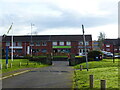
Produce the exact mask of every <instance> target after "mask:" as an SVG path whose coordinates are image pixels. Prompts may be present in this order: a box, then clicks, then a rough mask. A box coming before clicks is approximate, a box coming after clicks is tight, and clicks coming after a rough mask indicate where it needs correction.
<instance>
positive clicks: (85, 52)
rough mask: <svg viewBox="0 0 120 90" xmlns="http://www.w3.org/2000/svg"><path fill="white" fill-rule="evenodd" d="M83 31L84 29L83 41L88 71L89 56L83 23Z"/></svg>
mask: <svg viewBox="0 0 120 90" xmlns="http://www.w3.org/2000/svg"><path fill="white" fill-rule="evenodd" d="M82 31H83V42H84V50H85V57H86V67H87V71H88V58H87V51H86V40H85V35H84V33H85V31H84V26H83V25H82Z"/></svg>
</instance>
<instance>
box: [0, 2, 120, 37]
mask: <svg viewBox="0 0 120 90" xmlns="http://www.w3.org/2000/svg"><path fill="white" fill-rule="evenodd" d="M0 2H1V3H0V13H1V14H0V19H1V21H0V24H1V25H0V26H1V28H0V29H1V30H2V31H0V35H3V34H4V33H6V32H7V30H8V28H9V26H10V24H11V23H12V22H14V26H13V29H14V34H16V35H18V34H19V35H21V34H22V35H23V34H25V35H26V34H28V33H30V23H34V24H35V27H34V30H33V32H34V31H37V32H38V33H39V34H82V31H81V27H80V28H79V27H78V26H77V25H78V24H79V25H81V23H83V24H85V25H86V27H87V28H85V29H86V34H92V35H93V39H97V36H98V35H99V32H101V31H103V32H105V33H106V36H107V38H114V37H117V34H118V32H117V30H118V29H117V2H118V0H64V1H63V0H1V1H0ZM8 6H9V7H8ZM101 21H103V22H101ZM101 23H102V24H101ZM76 24H77V25H76ZM88 26H89V27H88ZM16 30H17V31H16ZM113 31H114V32H113Z"/></svg>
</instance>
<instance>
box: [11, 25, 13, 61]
mask: <svg viewBox="0 0 120 90" xmlns="http://www.w3.org/2000/svg"><path fill="white" fill-rule="evenodd" d="M12 24H13V23H12ZM11 40H12V47H11V60H12V61H13V29H12V37H11Z"/></svg>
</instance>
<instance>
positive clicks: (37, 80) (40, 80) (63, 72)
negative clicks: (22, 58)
mask: <svg viewBox="0 0 120 90" xmlns="http://www.w3.org/2000/svg"><path fill="white" fill-rule="evenodd" d="M25 72H26V73H25ZM73 72H74V69H73V68H72V67H70V66H69V62H68V61H53V65H52V66H48V67H43V68H35V69H33V68H31V69H29V70H23V71H21V73H22V74H21V73H20V72H17V74H16V73H14V75H12V76H11V77H10V78H6V79H3V80H2V88H4V89H3V90H7V89H10V88H11V89H10V90H12V89H17V90H19V89H22V90H23V89H25V90H26V89H30V88H32V89H38V90H39V89H45V90H46V89H55V88H61V89H65V90H66V89H69V90H71V89H72V83H73V81H72V80H73ZM15 74H16V75H15Z"/></svg>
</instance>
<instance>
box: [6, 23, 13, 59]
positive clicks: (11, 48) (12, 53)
mask: <svg viewBox="0 0 120 90" xmlns="http://www.w3.org/2000/svg"><path fill="white" fill-rule="evenodd" d="M12 25H13V23H12V24H11V26H10V28H9V29H8V31H7V34H8V33H9V31H10V30H11V29H12ZM11 42H12V47H11V60H12V61H13V29H12V36H11Z"/></svg>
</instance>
